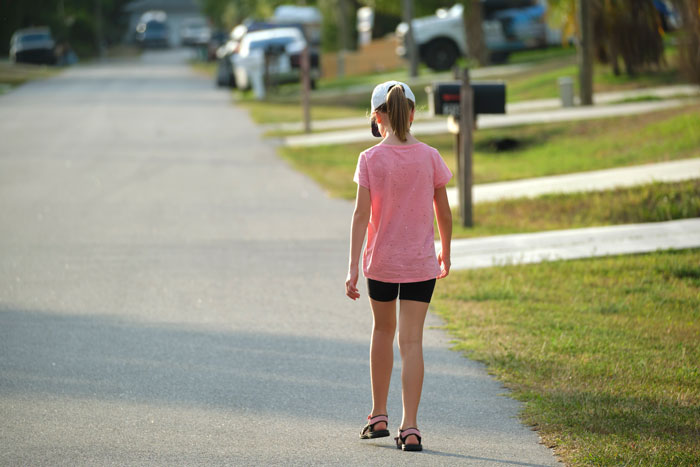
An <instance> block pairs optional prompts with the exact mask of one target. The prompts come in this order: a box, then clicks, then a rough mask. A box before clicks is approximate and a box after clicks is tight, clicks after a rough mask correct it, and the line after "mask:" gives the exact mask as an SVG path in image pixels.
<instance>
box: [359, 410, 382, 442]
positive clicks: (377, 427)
mask: <svg viewBox="0 0 700 467" xmlns="http://www.w3.org/2000/svg"><path fill="white" fill-rule="evenodd" d="M388 422H389V417H387V416H386V415H375V416H372V415H369V416H368V417H367V425H365V426H364V427H363V428H362V431H361V432H360V439H374V438H384V437H386V436H389V430H387V428H386V427H387V423H388Z"/></svg>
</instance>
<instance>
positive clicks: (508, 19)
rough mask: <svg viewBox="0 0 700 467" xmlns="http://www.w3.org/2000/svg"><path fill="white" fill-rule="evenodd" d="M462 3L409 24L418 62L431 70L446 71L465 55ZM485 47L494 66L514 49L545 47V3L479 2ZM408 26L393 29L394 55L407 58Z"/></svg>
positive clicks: (514, 0) (527, 0)
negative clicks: (395, 46) (411, 27)
mask: <svg viewBox="0 0 700 467" xmlns="http://www.w3.org/2000/svg"><path fill="white" fill-rule="evenodd" d="M463 8H464V7H463V6H462V5H461V4H456V5H454V6H453V7H452V8H450V9H449V10H445V9H443V8H441V9H439V10H437V12H436V14H435V15H433V16H427V17H424V18H417V19H414V20H413V21H412V22H411V25H412V26H413V37H414V40H415V43H416V46H417V47H418V56H419V59H420V60H421V61H423V62H424V63H425V64H426V65H428V66H429V67H430V68H432V69H433V70H448V69H450V68H451V67H452V65H454V63H455V61H456V60H457V58H459V57H460V56H466V55H467V40H466V38H465V29H464V21H463V11H464V9H463ZM482 11H483V18H484V20H483V30H484V41H485V42H486V48H487V49H488V51H489V54H490V59H491V61H492V62H494V63H502V62H505V61H506V60H507V59H508V55H509V54H510V53H511V52H514V51H516V50H526V49H534V48H539V47H544V46H546V45H547V43H548V38H549V37H550V34H549V31H548V28H547V25H546V23H545V13H546V11H547V9H546V7H545V4H544V2H542V1H537V0H482ZM407 32H408V24H406V23H401V24H399V25H398V26H397V28H396V35H397V37H398V39H399V47H398V48H397V53H398V54H399V55H401V56H404V57H405V56H406V55H407V51H406V47H405V38H406V33H407Z"/></svg>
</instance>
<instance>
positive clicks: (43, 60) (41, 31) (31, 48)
mask: <svg viewBox="0 0 700 467" xmlns="http://www.w3.org/2000/svg"><path fill="white" fill-rule="evenodd" d="M55 47H56V42H55V41H54V40H53V37H52V36H51V31H50V30H49V28H45V27H41V28H29V29H20V30H19V31H16V32H15V33H14V34H12V38H11V39H10V60H11V61H12V62H15V63H37V64H45V65H53V64H55V63H56V55H55V50H54V49H55Z"/></svg>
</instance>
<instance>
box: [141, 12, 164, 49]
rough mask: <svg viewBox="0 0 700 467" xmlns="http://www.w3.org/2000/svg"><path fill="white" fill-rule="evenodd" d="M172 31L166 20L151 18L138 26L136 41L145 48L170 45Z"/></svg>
mask: <svg viewBox="0 0 700 467" xmlns="http://www.w3.org/2000/svg"><path fill="white" fill-rule="evenodd" d="M169 36H170V33H169V28H168V23H166V22H165V21H158V20H155V19H153V20H150V21H146V22H145V23H139V25H138V26H136V42H137V43H138V44H139V45H140V46H141V47H144V48H147V47H169V46H170V38H169Z"/></svg>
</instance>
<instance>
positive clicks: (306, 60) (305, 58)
mask: <svg viewBox="0 0 700 467" xmlns="http://www.w3.org/2000/svg"><path fill="white" fill-rule="evenodd" d="M310 74H311V57H309V45H308V44H307V45H306V47H304V50H303V51H302V52H301V82H302V91H301V106H302V108H303V109H304V132H305V133H311V105H310V102H309V101H310V94H311V76H310Z"/></svg>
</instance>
